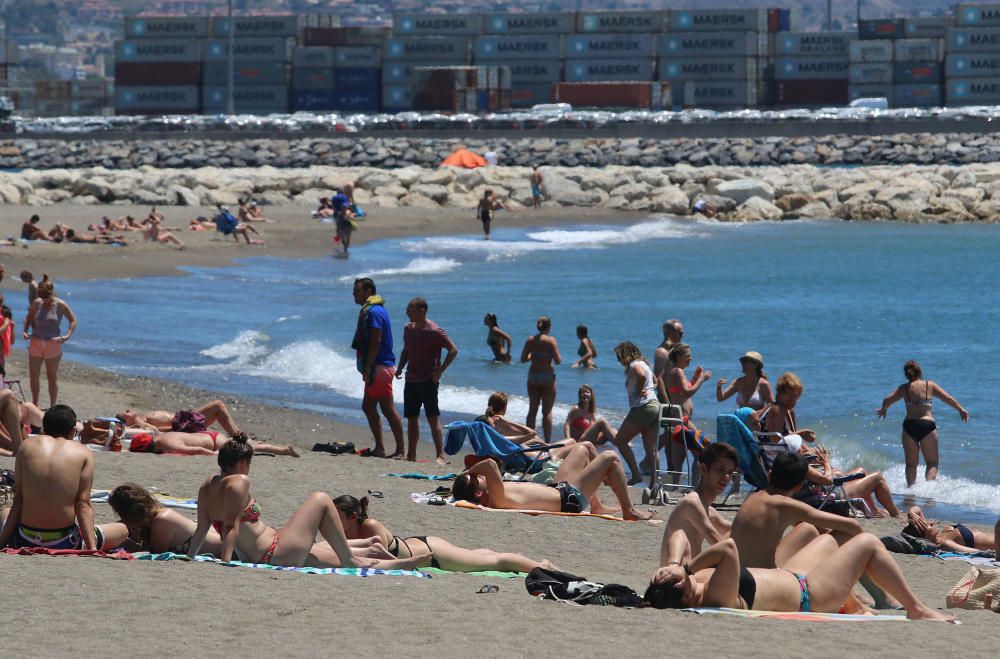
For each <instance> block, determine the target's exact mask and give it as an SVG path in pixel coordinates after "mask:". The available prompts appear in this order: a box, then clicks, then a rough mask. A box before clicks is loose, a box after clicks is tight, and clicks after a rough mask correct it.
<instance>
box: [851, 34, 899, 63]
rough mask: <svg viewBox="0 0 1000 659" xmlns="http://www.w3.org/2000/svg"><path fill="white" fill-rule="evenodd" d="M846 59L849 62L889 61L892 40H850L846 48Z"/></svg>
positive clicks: (890, 58)
mask: <svg viewBox="0 0 1000 659" xmlns="http://www.w3.org/2000/svg"><path fill="white" fill-rule="evenodd" d="M848 59H849V60H850V61H851V62H891V61H892V40H890V39H869V40H864V41H852V42H851V45H850V47H849V48H848Z"/></svg>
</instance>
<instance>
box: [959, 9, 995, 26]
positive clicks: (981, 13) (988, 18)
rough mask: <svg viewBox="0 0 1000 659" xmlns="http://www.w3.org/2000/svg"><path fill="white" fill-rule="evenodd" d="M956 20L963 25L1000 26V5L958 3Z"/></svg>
mask: <svg viewBox="0 0 1000 659" xmlns="http://www.w3.org/2000/svg"><path fill="white" fill-rule="evenodd" d="M955 21H956V23H958V25H960V26H962V27H1000V5H996V4H989V5H987V4H976V5H965V4H962V5H956V7H955Z"/></svg>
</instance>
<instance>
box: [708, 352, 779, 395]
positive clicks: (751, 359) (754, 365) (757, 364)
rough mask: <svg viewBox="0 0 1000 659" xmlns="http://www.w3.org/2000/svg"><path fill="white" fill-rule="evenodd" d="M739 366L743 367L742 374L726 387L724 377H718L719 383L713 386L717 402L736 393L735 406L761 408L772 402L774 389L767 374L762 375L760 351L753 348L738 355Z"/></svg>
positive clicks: (762, 364) (762, 361) (762, 359)
mask: <svg viewBox="0 0 1000 659" xmlns="http://www.w3.org/2000/svg"><path fill="white" fill-rule="evenodd" d="M740 366H741V367H742V368H743V375H741V376H740V377H738V378H736V379H735V380H733V383H732V384H731V385H729V386H728V387H726V378H719V383H718V384H717V385H716V387H715V397H716V398H717V399H718V400H719V402H720V403H721V402H722V401H724V400H726V399H727V398H730V397H732V395H733V394H736V406H737V407H749V408H752V409H754V410H762V409H764V408H765V407H767V406H768V405H770V404H771V403H773V402H774V391H773V390H772V389H771V383H770V382H768V380H767V376H766V375H764V358H763V357H761V355H760V353H759V352H754V351H753V350H751V351H750V352H748V353H746V354H745V355H743V356H742V357H740Z"/></svg>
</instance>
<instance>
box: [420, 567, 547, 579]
mask: <svg viewBox="0 0 1000 659" xmlns="http://www.w3.org/2000/svg"><path fill="white" fill-rule="evenodd" d="M420 571H421V572H426V573H428V574H471V575H473V576H476V577H494V578H496V579H523V578H525V577H526V576H528V574H527V573H526V572H501V571H499V570H478V571H476V572H450V571H448V570H442V569H441V568H436V567H422V568H420Z"/></svg>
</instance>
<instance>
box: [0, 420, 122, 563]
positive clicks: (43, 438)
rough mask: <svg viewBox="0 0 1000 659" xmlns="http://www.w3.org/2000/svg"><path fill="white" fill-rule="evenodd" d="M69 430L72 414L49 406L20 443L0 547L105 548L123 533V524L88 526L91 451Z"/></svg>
mask: <svg viewBox="0 0 1000 659" xmlns="http://www.w3.org/2000/svg"><path fill="white" fill-rule="evenodd" d="M75 428H76V413H75V412H73V410H72V409H71V408H70V407H68V406H66V405H53V406H52V407H51V408H49V410H48V411H47V412H46V413H45V417H44V418H43V420H42V429H43V432H44V434H42V435H36V436H34V437H31V438H29V439H27V440H25V441H24V443H23V444H22V446H21V450H20V451H19V452H18V454H17V460H16V461H15V463H14V465H15V466H14V473H15V486H14V505H13V506H12V507H11V509H10V513H9V515H8V516H7V522H6V523H5V524H4V527H3V531H2V532H0V547H6V546H7V545H11V546H13V547H45V548H48V549H111V548H114V547H117V546H118V545H119V544H121V543H122V542H124V540H125V538H127V537H128V527H126V526H125V525H124V524H104V525H102V526H100V527H95V526H94V509H93V507H92V506H91V503H90V488H91V485H92V484H93V481H94V454H93V453H92V452H91V451H90V449H88V448H87V447H86V446H83V445H82V444H78V443H77V442H74V441H72V440H70V437H72V436H73V433H74V431H75Z"/></svg>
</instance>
